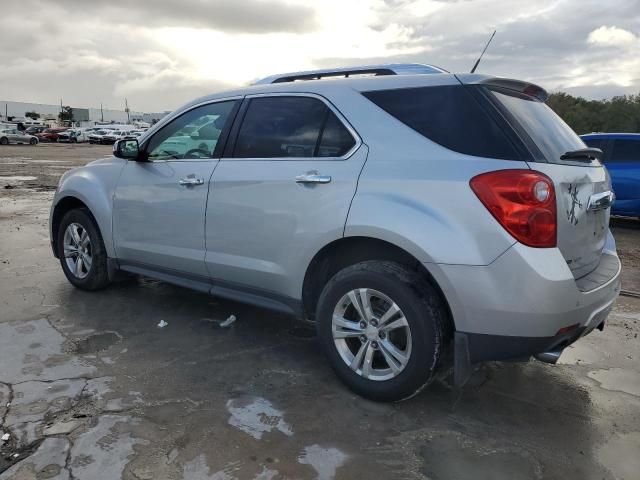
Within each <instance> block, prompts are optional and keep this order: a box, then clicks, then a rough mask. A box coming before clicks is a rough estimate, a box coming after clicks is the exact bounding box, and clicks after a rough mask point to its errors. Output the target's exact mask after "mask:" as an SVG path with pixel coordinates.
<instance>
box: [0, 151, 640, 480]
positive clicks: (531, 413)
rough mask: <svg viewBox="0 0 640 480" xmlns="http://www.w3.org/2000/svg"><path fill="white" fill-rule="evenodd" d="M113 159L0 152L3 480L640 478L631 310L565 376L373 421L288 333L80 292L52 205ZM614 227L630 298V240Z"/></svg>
mask: <svg viewBox="0 0 640 480" xmlns="http://www.w3.org/2000/svg"><path fill="white" fill-rule="evenodd" d="M109 152H110V148H109V147H100V146H89V145H68V146H65V145H56V144H53V145H44V144H43V145H38V146H36V147H31V146H24V147H22V146H15V147H13V146H11V147H0V421H1V426H0V472H2V473H0V479H2V480H4V479H9V478H11V479H28V478H54V479H71V478H76V479H83V480H84V479H91V480H95V479H117V478H125V479H165V478H166V479H181V478H184V479H194V480H203V479H204V480H207V479H208V480H213V479H215V480H230V479H247V478H249V479H281V478H296V479H314V478H317V479H323V480H324V479H332V478H337V479H361V478H403V479H405V478H408V479H422V478H433V479H459V478H460V479H464V478H474V479H478V480H481V479H491V480H496V479H497V480H499V479H509V480H514V479H540V478H545V479H548V478H552V479H555V478H557V479H560V478H562V479H581V480H582V479H598V480H600V479H621V478H625V479H628V480H632V479H633V480H635V479H637V478H640V477H639V475H638V472H640V456H639V455H638V452H639V451H640V408H639V407H640V361H639V359H640V343H639V340H638V333H639V331H640V299H635V298H630V297H620V298H619V300H618V302H617V305H616V307H615V309H614V311H613V313H612V314H611V316H610V317H609V321H608V323H607V327H606V328H605V330H604V332H597V331H596V332H594V333H592V334H591V335H589V336H588V337H586V338H584V339H582V340H581V341H580V342H579V343H577V344H576V345H575V346H573V347H571V348H570V349H568V350H567V351H565V353H564V354H563V356H562V357H561V364H559V365H556V366H550V365H546V364H542V363H539V362H535V361H531V362H529V363H492V364H487V365H485V366H484V368H482V369H481V370H480V371H479V372H478V373H477V374H476V375H475V376H474V378H473V379H472V384H471V385H469V386H467V387H466V389H465V391H464V393H463V395H462V398H461V399H460V401H459V402H458V404H457V406H456V408H455V409H452V404H451V391H450V388H449V386H448V384H447V383H446V382H444V381H443V382H437V383H436V384H434V385H433V386H432V387H431V388H429V389H428V390H427V391H425V392H423V393H422V394H421V395H419V396H417V397H415V398H413V399H411V400H409V401H406V402H403V403H399V404H392V405H388V404H376V403H372V402H368V401H365V400H363V399H361V398H359V397H357V396H355V395H353V394H351V393H350V392H349V391H348V390H346V389H345V388H344V387H343V386H342V385H341V384H340V383H339V382H338V380H337V379H336V377H335V376H334V375H333V373H332V372H331V370H330V369H329V367H328V366H327V364H326V362H325V361H324V359H323V357H322V355H321V353H320V351H319V348H318V345H317V344H316V341H315V339H314V338H313V335H312V332H311V331H309V330H308V329H306V328H304V327H302V326H301V325H300V324H297V323H295V322H294V321H292V320H291V319H289V318H286V317H282V316H279V315H274V314H273V313H269V312H266V311H263V310H259V309H256V308H251V307H247V306H243V305H239V304H235V303H232V302H226V301H220V300H217V299H214V298H211V297H209V296H207V295H203V294H199V293H194V292H191V291H188V290H184V289H181V288H179V287H174V286H171V285H167V284H163V283H161V282H156V281H153V280H140V279H132V280H129V281H126V282H123V283H119V284H117V285H114V286H113V287H110V288H108V289H106V290H103V291H100V292H95V293H87V292H82V291H79V290H76V289H74V288H73V287H71V285H70V284H69V283H68V282H67V281H66V279H65V278H64V275H63V274H62V271H61V270H60V267H59V264H58V263H57V261H56V260H55V259H54V258H53V257H52V255H51V252H50V248H49V239H48V233H47V226H46V225H47V217H48V214H49V204H50V201H51V197H52V195H53V191H52V190H53V189H54V188H55V185H56V183H57V179H58V177H59V176H60V175H61V174H62V172H64V171H65V170H66V169H68V168H70V167H72V166H74V165H81V164H84V163H86V162H87V161H90V160H93V159H96V158H100V157H103V156H106V155H108V154H109ZM5 185H9V186H10V187H12V188H7V189H5V188H4V186H5ZM614 227H615V228H614V231H615V236H616V239H617V241H618V248H619V250H620V256H621V257H622V259H623V262H624V275H625V276H624V279H623V288H624V289H627V290H635V291H640V285H639V283H640V251H639V248H640V226H639V225H638V222H637V221H628V220H616V221H615V222H614ZM634 282H635V283H634ZM231 314H234V315H236V317H237V321H236V322H235V323H234V324H233V325H232V326H231V327H230V328H220V327H219V323H220V322H221V321H223V320H225V319H226V318H227V317H228V316H229V315H231ZM161 320H163V321H164V322H166V323H167V324H168V325H167V326H166V327H164V328H158V326H157V325H158V323H159V322H160V321H161ZM6 434H8V435H6ZM5 437H8V438H7V439H6V440H2V439H3V438H5Z"/></svg>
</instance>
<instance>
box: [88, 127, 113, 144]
mask: <svg viewBox="0 0 640 480" xmlns="http://www.w3.org/2000/svg"><path fill="white" fill-rule="evenodd" d="M112 133H113V130H111V129H105V130H98V131H95V132H93V133H91V134H90V135H89V143H102V137H104V136H105V135H111V134H112Z"/></svg>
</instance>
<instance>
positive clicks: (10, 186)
mask: <svg viewBox="0 0 640 480" xmlns="http://www.w3.org/2000/svg"><path fill="white" fill-rule="evenodd" d="M4 188H5V189H6V190H11V189H12V188H16V187H14V186H13V185H5V186H4Z"/></svg>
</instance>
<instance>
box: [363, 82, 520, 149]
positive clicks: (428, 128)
mask: <svg viewBox="0 0 640 480" xmlns="http://www.w3.org/2000/svg"><path fill="white" fill-rule="evenodd" d="M363 95H364V96H365V97H367V98H368V99H369V100H371V101H372V102H373V103H375V104H376V105H378V106H379V107H380V108H382V109H383V110H384V111H386V112H387V113H389V114H390V115H392V116H394V117H395V118H396V119H398V120H400V121H401V122H402V123H404V124H405V125H407V126H409V127H411V128H412V129H414V130H415V131H417V132H418V133H420V134H422V135H423V136H425V137H427V138H428V139H430V140H433V141H434V142H436V143H439V144H440V145H442V146H443V147H446V148H448V149H450V150H454V151H456V152H459V153H464V154H466V155H474V156H476V157H489V158H500V159H506V160H520V159H521V158H522V155H520V153H519V152H518V151H517V149H516V148H515V146H514V145H513V143H512V142H511V140H510V139H509V137H508V136H507V135H506V134H505V132H504V131H503V130H502V129H501V128H500V126H499V125H498V124H497V123H496V121H495V120H494V118H493V117H492V116H491V115H489V114H488V113H487V111H486V110H485V109H484V108H483V107H482V106H481V105H480V103H479V101H478V99H476V98H475V96H474V95H472V94H471V93H470V92H469V91H467V88H465V87H463V86H461V85H447V86H438V87H419V88H402V89H397V90H378V91H372V92H364V93H363Z"/></svg>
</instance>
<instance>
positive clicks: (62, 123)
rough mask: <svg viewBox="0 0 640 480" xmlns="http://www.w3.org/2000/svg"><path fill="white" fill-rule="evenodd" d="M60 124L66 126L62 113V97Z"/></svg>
mask: <svg viewBox="0 0 640 480" xmlns="http://www.w3.org/2000/svg"><path fill="white" fill-rule="evenodd" d="M60 126H64V116H63V115H62V99H60Z"/></svg>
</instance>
